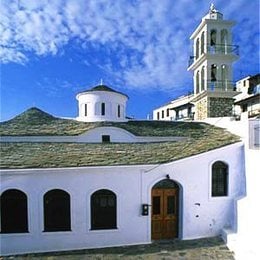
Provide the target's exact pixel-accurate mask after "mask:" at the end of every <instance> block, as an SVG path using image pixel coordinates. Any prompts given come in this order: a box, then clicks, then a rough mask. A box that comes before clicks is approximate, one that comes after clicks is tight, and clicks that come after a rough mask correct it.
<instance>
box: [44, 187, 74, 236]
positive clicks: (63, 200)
mask: <svg viewBox="0 0 260 260" xmlns="http://www.w3.org/2000/svg"><path fill="white" fill-rule="evenodd" d="M43 204H44V231H48V232H49V231H70V230H71V224H70V195H69V194H68V193H67V192H66V191H63V190H58V189H55V190H50V191H48V192H47V193H45V194H44V197H43Z"/></svg>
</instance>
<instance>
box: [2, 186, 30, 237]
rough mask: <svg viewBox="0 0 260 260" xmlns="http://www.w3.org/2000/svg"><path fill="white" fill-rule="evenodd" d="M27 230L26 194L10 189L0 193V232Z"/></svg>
mask: <svg viewBox="0 0 260 260" xmlns="http://www.w3.org/2000/svg"><path fill="white" fill-rule="evenodd" d="M24 232H28V208H27V196H26V194H25V193H23V192H22V191H20V190H16V189H12V190H7V191H5V192H3V194H2V195H1V233H24Z"/></svg>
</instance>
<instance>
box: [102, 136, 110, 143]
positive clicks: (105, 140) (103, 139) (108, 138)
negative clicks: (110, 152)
mask: <svg viewBox="0 0 260 260" xmlns="http://www.w3.org/2000/svg"><path fill="white" fill-rule="evenodd" d="M102 143H110V135H102Z"/></svg>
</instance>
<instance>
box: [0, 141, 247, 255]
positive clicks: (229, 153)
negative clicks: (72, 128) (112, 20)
mask: <svg viewBox="0 0 260 260" xmlns="http://www.w3.org/2000/svg"><path fill="white" fill-rule="evenodd" d="M191 169H196V172H194V171H192V170H191ZM0 174H1V212H2V214H1V254H2V255H13V254H22V253H35V252H48V251H60V250H74V249H83V248H99V247H110V246H120V245H132V244H145V243H151V242H152V241H153V240H155V239H165V238H167V239H169V238H174V237H177V238H179V239H194V238H201V237H210V236H216V235H219V234H221V232H222V230H223V229H224V228H230V229H235V228H236V200H237V199H238V198H240V197H243V196H244V195H245V187H244V183H245V179H244V178H245V176H244V163H243V144H242V143H236V144H233V145H229V146H226V147H223V148H220V149H216V150H213V151H210V152H206V153H202V154H199V155H196V156H192V157H189V158H186V159H182V160H178V161H175V162H170V163H167V164H161V165H133V166H127V165H125V166H103V167H80V168H77V167H76V168H56V169H54V168H52V169H51V168H50V169H20V170H19V169H13V170H1V172H0ZM217 176H218V177H217ZM129 183H131V185H129ZM151 205H152V206H151ZM17 216H19V218H18V217H17Z"/></svg>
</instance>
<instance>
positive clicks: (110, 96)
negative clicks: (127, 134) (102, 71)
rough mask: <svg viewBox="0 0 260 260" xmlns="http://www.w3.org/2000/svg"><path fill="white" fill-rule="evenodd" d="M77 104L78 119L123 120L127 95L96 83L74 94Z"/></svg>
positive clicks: (97, 120)
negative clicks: (90, 87) (88, 88)
mask: <svg viewBox="0 0 260 260" xmlns="http://www.w3.org/2000/svg"><path fill="white" fill-rule="evenodd" d="M76 98H77V100H78V106H79V115H78V117H77V120H78V121H84V122H100V121H112V122H124V121H127V120H126V112H125V111H126V102H127V100H128V96H127V95H125V94H123V93H120V92H118V91H115V90H113V89H111V88H109V87H107V86H105V85H98V86H96V87H94V88H92V89H90V90H86V91H83V92H81V93H79V94H78V95H77V96H76Z"/></svg>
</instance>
